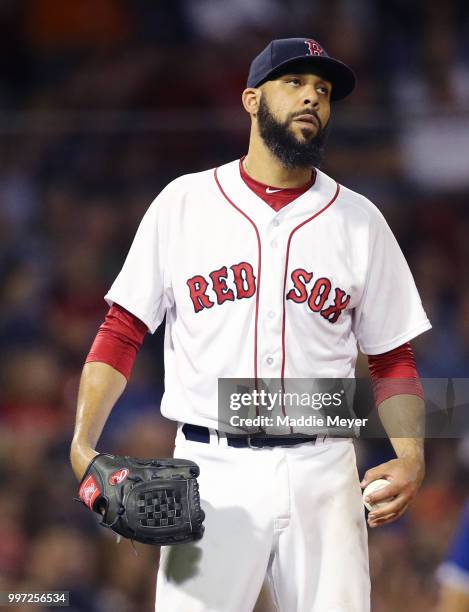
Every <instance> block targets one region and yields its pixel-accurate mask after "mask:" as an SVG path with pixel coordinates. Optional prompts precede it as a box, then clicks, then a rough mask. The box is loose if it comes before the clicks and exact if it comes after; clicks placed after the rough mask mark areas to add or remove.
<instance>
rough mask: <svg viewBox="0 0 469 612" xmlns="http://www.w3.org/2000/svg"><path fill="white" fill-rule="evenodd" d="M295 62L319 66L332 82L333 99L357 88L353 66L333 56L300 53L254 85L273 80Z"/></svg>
mask: <svg viewBox="0 0 469 612" xmlns="http://www.w3.org/2000/svg"><path fill="white" fill-rule="evenodd" d="M294 64H310V65H311V66H313V67H315V68H317V70H318V74H319V75H320V76H321V77H323V78H324V79H326V80H327V81H330V82H331V83H332V92H331V100H333V101H337V100H342V99H343V98H345V97H347V96H348V95H349V94H351V93H352V91H353V90H354V89H355V85H356V83H357V79H356V77H355V73H354V72H353V70H352V69H351V68H349V67H348V66H347V64H344V63H343V62H341V61H339V60H336V59H333V58H332V57H324V56H319V55H300V56H299V57H294V58H292V59H288V60H286V61H285V62H283V63H281V64H279V65H278V66H276V67H275V69H274V70H272V72H270V73H269V74H268V75H267V76H266V77H264V78H263V79H262V81H259V83H257V84H256V85H253V87H258V86H259V85H260V84H261V83H265V81H271V80H272V79H274V78H277V77H278V76H280V75H281V74H284V73H285V70H286V69H287V68H291V67H293V65H294Z"/></svg>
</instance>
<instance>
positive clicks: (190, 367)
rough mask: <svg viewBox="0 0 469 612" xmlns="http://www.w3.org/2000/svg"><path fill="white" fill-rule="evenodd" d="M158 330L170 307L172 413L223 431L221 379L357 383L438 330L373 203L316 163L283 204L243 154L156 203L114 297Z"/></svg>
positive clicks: (168, 396)
mask: <svg viewBox="0 0 469 612" xmlns="http://www.w3.org/2000/svg"><path fill="white" fill-rule="evenodd" d="M106 300H107V302H108V303H109V304H112V303H114V302H115V303H117V304H120V305H121V306H122V307H124V308H126V309H127V310H128V311H130V312H131V313H133V314H134V315H135V316H137V317H138V318H139V319H141V320H142V321H143V322H144V323H145V324H146V325H147V326H148V328H149V329H150V331H151V332H152V333H153V332H154V331H155V330H156V328H157V327H158V325H159V324H160V323H161V321H162V319H163V317H164V315H165V313H166V333H165V346H164V359H165V394H164V397H163V400H162V406H161V411H162V413H163V414H164V415H165V416H166V417H168V418H170V419H174V420H177V421H181V422H189V423H193V424H196V425H203V426H207V427H212V428H214V427H215V428H216V427H217V416H218V412H217V409H218V406H217V400H218V386H217V381H218V379H219V378H257V377H262V378H269V379H271V378H282V377H291V378H336V377H337V378H349V377H353V376H354V372H355V363H356V358H357V342H358V344H359V346H360V348H361V349H362V351H363V352H364V353H367V354H379V353H384V352H387V351H390V350H391V349H393V348H396V347H397V346H399V345H401V344H403V343H405V342H407V341H409V340H410V339H412V338H414V337H415V336H417V335H418V334H420V333H422V332H423V331H425V330H427V329H429V328H430V327H431V325H430V323H429V321H428V319H427V316H426V314H425V312H424V310H423V307H422V304H421V300H420V297H419V295H418V292H417V289H416V287H415V283H414V280H413V278H412V274H411V272H410V270H409V267H408V265H407V263H406V261H405V259H404V256H403V254H402V252H401V250H400V248H399V246H398V244H397V242H396V240H395V238H394V236H393V234H392V232H391V230H390V228H389V226H388V225H387V223H386V221H385V220H384V218H383V216H382V215H381V213H380V212H379V211H378V209H377V208H376V207H375V206H374V205H373V204H372V203H371V202H370V201H369V200H367V199H366V198H364V197H363V196H361V195H359V194H357V193H355V192H353V191H351V190H349V189H347V188H345V187H343V186H342V185H339V184H338V183H336V182H335V181H334V180H333V179H331V178H330V177H329V176H327V175H326V174H325V173H323V172H321V171H318V173H317V178H316V181H315V183H314V185H313V186H312V187H311V188H310V189H309V190H308V191H306V192H305V193H304V194H303V195H301V196H300V197H298V198H297V199H296V200H294V201H293V202H291V203H290V204H288V205H287V206H285V207H284V208H282V209H281V210H280V211H279V212H275V210H273V209H272V208H271V207H270V206H269V205H268V204H266V203H265V202H264V201H263V200H261V199H260V198H259V197H258V196H257V195H256V194H255V193H254V192H253V191H251V189H249V187H248V186H247V185H246V184H245V182H244V181H243V179H242V177H241V175H240V169H239V160H236V161H233V162H231V163H228V164H226V165H224V166H221V167H220V168H218V169H216V170H208V171H205V172H199V173H195V174H190V175H185V176H182V177H180V178H178V179H176V180H174V181H173V182H172V183H170V184H169V185H168V186H167V187H166V188H165V189H164V190H163V191H162V192H161V194H160V195H159V196H158V197H157V198H156V199H155V200H154V202H153V203H152V204H151V206H150V207H149V209H148V211H147V212H146V214H145V216H144V218H143V220H142V222H141V224H140V227H139V228H138V231H137V233H136V236H135V239H134V241H133V243H132V246H131V248H130V251H129V253H128V255H127V258H126V260H125V263H124V266H123V268H122V270H121V272H120V273H119V275H118V277H117V278H116V280H115V282H114V283H113V285H112V287H111V289H110V291H109V292H108V293H107V295H106Z"/></svg>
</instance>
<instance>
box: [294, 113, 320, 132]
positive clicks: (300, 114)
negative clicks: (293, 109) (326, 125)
mask: <svg viewBox="0 0 469 612" xmlns="http://www.w3.org/2000/svg"><path fill="white" fill-rule="evenodd" d="M305 115H309V116H311V117H314V119H316V121H317V124H318V126H319V129H320V130H322V129H323V125H322V122H321V119H320V118H319V115H318V114H317V113H315V112H314V111H312V110H307V111H301V112H299V113H295V114H292V115H290V122H291V121H294V120H295V119H297V118H298V117H304V116H305Z"/></svg>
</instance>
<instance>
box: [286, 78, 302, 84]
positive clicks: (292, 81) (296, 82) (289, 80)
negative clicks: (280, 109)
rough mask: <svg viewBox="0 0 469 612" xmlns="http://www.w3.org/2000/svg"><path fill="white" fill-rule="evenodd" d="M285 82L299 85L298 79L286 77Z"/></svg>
mask: <svg viewBox="0 0 469 612" xmlns="http://www.w3.org/2000/svg"><path fill="white" fill-rule="evenodd" d="M287 83H293V85H300V79H288V81H287Z"/></svg>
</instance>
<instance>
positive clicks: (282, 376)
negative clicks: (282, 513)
mask: <svg viewBox="0 0 469 612" xmlns="http://www.w3.org/2000/svg"><path fill="white" fill-rule="evenodd" d="M336 185H337V188H336V190H335V194H334V196H333V198H332V200H330V201H329V202H328V203H327V204H326V205H325V206H324V207H323V208H321V210H318V212H316V213H314V215H312V216H311V217H309V219H306V220H305V221H303V222H302V223H300V224H299V225H297V226H296V227H294V228H293V229H292V231H291V232H290V236H289V237H288V242H287V255H286V258H285V274H284V277H283V313H282V371H281V382H282V398H283V397H284V394H285V380H284V379H285V360H286V351H285V323H286V316H287V309H286V298H285V290H286V288H287V273H288V260H289V258H290V244H291V240H292V238H293V234H294V233H295V232H296V231H297V230H299V229H300V227H303V225H306V224H307V223H309V222H310V221H312V220H313V219H315V218H316V217H318V216H319V215H320V214H321V213H323V212H324V211H325V210H327V209H328V208H329V206H331V205H332V204H333V203H334V202H335V200H336V199H337V196H338V195H339V191H340V185H339V183H336ZM282 413H283V415H284V416H287V415H286V412H285V406H284V405H283V401H282ZM290 432H291V433H293V428H292V427H291V426H290Z"/></svg>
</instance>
